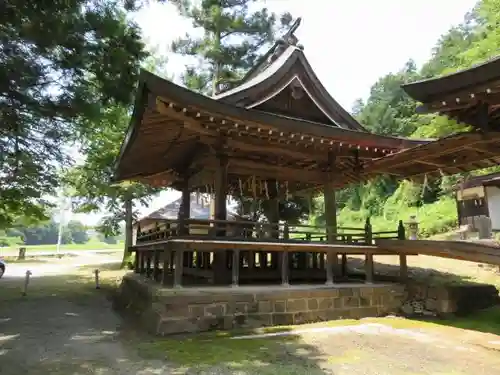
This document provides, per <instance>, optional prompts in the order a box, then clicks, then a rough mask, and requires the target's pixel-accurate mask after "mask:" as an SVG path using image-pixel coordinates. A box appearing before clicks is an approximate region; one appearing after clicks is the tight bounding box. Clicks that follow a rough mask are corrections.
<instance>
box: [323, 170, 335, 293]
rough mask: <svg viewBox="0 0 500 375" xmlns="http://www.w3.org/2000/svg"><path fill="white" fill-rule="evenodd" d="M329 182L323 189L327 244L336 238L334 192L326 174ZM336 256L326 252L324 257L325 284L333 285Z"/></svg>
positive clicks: (329, 175)
mask: <svg viewBox="0 0 500 375" xmlns="http://www.w3.org/2000/svg"><path fill="white" fill-rule="evenodd" d="M328 177H329V181H328V183H327V184H325V187H324V191H323V194H324V202H325V219H326V234H327V241H328V243H334V242H335V241H336V239H337V238H336V237H337V233H336V232H337V204H336V202H335V190H334V188H333V185H332V183H331V178H332V176H331V174H330V173H329V174H328ZM337 268H338V255H337V253H336V252H335V251H328V252H327V257H326V283H327V284H330V285H331V284H333V279H334V277H335V275H336V273H337Z"/></svg>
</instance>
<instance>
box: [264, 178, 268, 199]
mask: <svg viewBox="0 0 500 375" xmlns="http://www.w3.org/2000/svg"><path fill="white" fill-rule="evenodd" d="M264 189H265V191H266V198H267V199H269V189H268V188H267V180H266V181H264Z"/></svg>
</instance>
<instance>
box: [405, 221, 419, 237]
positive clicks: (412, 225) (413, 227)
mask: <svg viewBox="0 0 500 375" xmlns="http://www.w3.org/2000/svg"><path fill="white" fill-rule="evenodd" d="M406 225H408V238H409V239H410V240H417V239H418V221H417V217H416V216H415V215H411V216H410V219H409V220H408V221H407V222H406Z"/></svg>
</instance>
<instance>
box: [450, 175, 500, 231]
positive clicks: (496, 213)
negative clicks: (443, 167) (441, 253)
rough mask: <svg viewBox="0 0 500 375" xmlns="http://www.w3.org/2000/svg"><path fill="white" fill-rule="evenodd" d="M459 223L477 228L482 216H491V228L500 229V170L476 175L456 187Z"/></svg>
mask: <svg viewBox="0 0 500 375" xmlns="http://www.w3.org/2000/svg"><path fill="white" fill-rule="evenodd" d="M455 197H456V201H457V213H458V222H459V225H466V224H469V225H471V226H472V228H474V229H476V228H477V220H478V218H479V217H480V216H486V217H489V218H490V220H491V229H492V230H500V172H497V173H490V174H487V175H483V176H474V177H470V178H469V179H467V180H466V181H465V182H463V183H461V184H459V185H458V186H457V189H456V194H455Z"/></svg>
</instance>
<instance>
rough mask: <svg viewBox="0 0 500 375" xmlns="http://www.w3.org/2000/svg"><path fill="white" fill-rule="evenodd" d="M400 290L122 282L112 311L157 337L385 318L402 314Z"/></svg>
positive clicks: (362, 286)
mask: <svg viewBox="0 0 500 375" xmlns="http://www.w3.org/2000/svg"><path fill="white" fill-rule="evenodd" d="M404 300H405V293H404V286H402V285H396V284H380V285H378V284H375V285H366V284H341V285H335V286H331V287H327V286H314V285H299V286H290V287H282V286H255V287H238V288H231V287H213V288H210V287H203V288H183V289H178V290H174V289H167V288H162V287H161V286H159V285H158V284H156V283H152V282H151V281H149V280H147V279H145V278H143V277H142V276H139V275H136V274H129V275H126V276H125V277H124V278H123V281H122V284H121V286H120V288H119V290H118V293H117V296H116V300H115V307H116V308H117V309H118V310H120V311H124V312H126V313H127V315H129V316H133V317H134V318H135V322H137V323H138V324H139V325H141V326H142V327H143V328H145V329H146V330H147V331H149V332H151V333H153V334H156V335H169V334H177V333H192V332H203V331H209V330H230V329H235V328H256V327H265V326H280V325H291V324H303V323H312V322H319V321H326V320H334V319H360V318H365V317H376V316H384V315H387V314H389V313H395V312H397V311H399V310H400V308H401V305H402V303H403V301H404Z"/></svg>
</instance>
